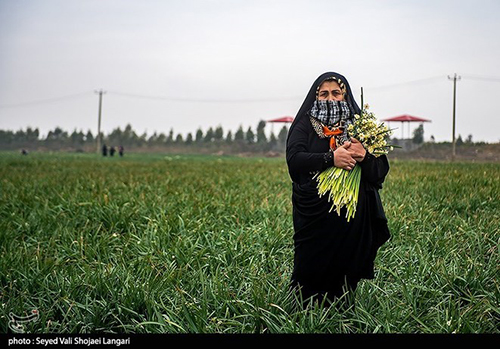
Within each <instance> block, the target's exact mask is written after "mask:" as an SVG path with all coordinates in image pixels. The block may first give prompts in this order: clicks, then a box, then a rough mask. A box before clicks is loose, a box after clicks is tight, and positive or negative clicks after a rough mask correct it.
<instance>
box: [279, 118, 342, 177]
mask: <svg viewBox="0 0 500 349" xmlns="http://www.w3.org/2000/svg"><path fill="white" fill-rule="evenodd" d="M306 121H307V123H306V122H300V123H298V124H297V125H295V127H294V128H293V130H292V131H291V132H292V133H291V134H290V136H289V138H288V142H287V148H286V160H287V164H288V168H289V171H290V173H295V174H298V173H310V172H312V171H323V170H325V169H327V168H328V167H331V166H333V153H332V152H330V151H328V152H321V153H311V152H310V151H309V150H308V146H307V145H308V140H309V134H310V132H312V128H311V125H310V124H308V123H309V120H308V119H306Z"/></svg>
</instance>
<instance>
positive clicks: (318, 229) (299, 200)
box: [286, 72, 390, 305]
mask: <svg viewBox="0 0 500 349" xmlns="http://www.w3.org/2000/svg"><path fill="white" fill-rule="evenodd" d="M359 113H360V108H359V107H358V105H357V104H356V101H355V100H354V98H353V95H352V92H351V89H350V87H349V84H348V82H347V80H346V79H345V78H344V77H343V76H342V75H340V74H337V73H331V72H330V73H325V74H323V75H321V76H320V77H318V79H316V81H315V82H314V84H313V85H312V87H311V89H310V91H309V93H308V94H307V97H306V99H305V100H304V103H303V104H302V106H301V108H300V110H299V112H298V113H297V116H296V118H295V120H294V122H293V123H292V125H291V127H290V130H289V132H288V138H287V148H286V160H287V164H288V170H289V174H290V177H291V179H292V182H293V184H292V185H293V192H292V204H293V224H294V231H295V233H294V236H293V239H294V268H293V273H292V287H293V288H294V289H295V290H296V291H299V292H300V296H301V298H302V299H303V300H304V301H307V300H311V299H312V300H318V301H319V302H323V300H325V301H326V302H327V303H331V302H334V301H335V300H336V299H338V298H339V297H341V296H343V295H344V294H345V293H346V291H350V292H349V293H350V294H352V293H353V292H354V290H355V289H356V286H357V284H358V282H359V281H360V280H361V279H373V278H374V270H373V269H374V266H373V262H374V259H375V256H376V253H377V250H378V248H379V247H380V246H381V245H382V244H383V243H384V242H386V241H387V240H388V239H389V237H390V235H389V229H388V226H387V219H386V217H385V214H384V210H383V208H382V203H381V201H380V197H379V194H378V190H379V189H381V188H382V183H383V181H384V179H385V176H386V175H387V173H388V171H389V163H388V161H387V157H386V156H384V155H382V156H380V157H375V156H373V155H372V154H369V153H368V152H367V151H366V150H365V149H364V147H363V146H362V145H361V143H359V142H358V141H357V140H356V139H349V137H348V136H347V134H346V132H345V126H347V125H349V124H350V123H351V122H352V120H353V118H354V114H359ZM323 126H327V127H328V130H326V129H324V128H323ZM356 164H357V165H359V166H361V184H360V189H359V196H358V204H357V208H356V214H355V216H354V218H353V219H351V220H350V221H349V222H347V219H346V218H345V213H346V211H345V208H344V209H342V210H341V215H340V216H339V215H338V214H337V213H336V212H335V211H332V212H329V211H330V208H331V202H328V198H327V196H323V197H321V198H320V197H319V195H318V189H317V182H316V179H313V176H314V175H315V174H316V173H318V172H320V171H323V170H325V169H327V168H328V167H331V166H336V167H340V168H343V169H346V170H351V169H352V168H353V167H354V166H355V165H356ZM348 298H351V299H352V297H348ZM304 305H305V304H304Z"/></svg>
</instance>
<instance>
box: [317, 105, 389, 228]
mask: <svg viewBox="0 0 500 349" xmlns="http://www.w3.org/2000/svg"><path fill="white" fill-rule="evenodd" d="M367 109H368V105H366V106H365V108H364V109H363V110H362V112H361V115H357V114H356V115H354V122H353V123H352V124H350V125H349V126H348V127H347V133H348V136H349V137H350V138H356V139H357V140H359V141H360V142H361V143H362V144H363V146H364V147H365V149H366V151H367V152H369V153H370V154H372V155H374V156H376V157H377V156H380V155H382V154H387V153H388V152H389V151H390V150H392V149H393V146H391V145H389V144H388V142H387V141H388V137H389V136H390V134H391V130H390V129H389V128H387V126H385V124H383V123H377V121H376V118H375V115H374V114H373V113H372V112H368V111H367ZM315 178H316V180H317V182H318V194H319V196H320V197H322V196H324V195H328V201H329V202H331V203H332V207H331V208H330V212H331V211H333V210H335V212H337V214H338V215H339V216H340V210H341V209H342V208H343V207H345V208H346V209H347V212H346V218H347V221H348V222H349V221H350V220H351V218H353V217H354V215H355V213H356V206H357V204H358V194H359V186H360V182H361V166H360V165H358V164H356V165H355V166H354V168H353V169H352V170H351V171H347V170H344V169H342V168H338V167H335V166H332V167H329V168H327V169H326V170H325V171H323V172H321V173H318V174H317V175H316V176H315Z"/></svg>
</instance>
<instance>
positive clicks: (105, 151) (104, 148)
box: [102, 144, 108, 156]
mask: <svg viewBox="0 0 500 349" xmlns="http://www.w3.org/2000/svg"><path fill="white" fill-rule="evenodd" d="M102 156H108V147H107V146H106V144H104V145H103V146H102Z"/></svg>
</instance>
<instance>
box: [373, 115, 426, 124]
mask: <svg viewBox="0 0 500 349" xmlns="http://www.w3.org/2000/svg"><path fill="white" fill-rule="evenodd" d="M382 121H401V122H405V121H406V122H430V120H427V119H423V118H419V117H417V116H411V115H408V114H403V115H399V116H394V117H392V118H388V119H384V120H382Z"/></svg>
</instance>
